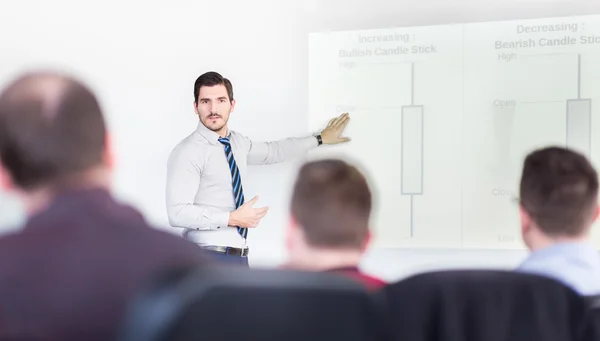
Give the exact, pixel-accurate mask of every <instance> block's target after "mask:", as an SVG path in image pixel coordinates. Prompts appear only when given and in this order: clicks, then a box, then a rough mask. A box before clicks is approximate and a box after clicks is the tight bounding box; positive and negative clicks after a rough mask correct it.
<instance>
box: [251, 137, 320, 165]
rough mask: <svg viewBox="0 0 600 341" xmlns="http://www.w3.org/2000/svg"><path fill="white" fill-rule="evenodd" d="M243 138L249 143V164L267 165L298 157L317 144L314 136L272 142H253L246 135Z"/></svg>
mask: <svg viewBox="0 0 600 341" xmlns="http://www.w3.org/2000/svg"><path fill="white" fill-rule="evenodd" d="M245 139H246V142H247V143H248V144H249V145H250V149H249V151H248V164H249V165H268V164H273V163H278V162H283V161H287V160H289V159H292V158H295V157H299V156H301V155H303V154H305V153H306V152H308V151H309V150H311V149H313V148H316V147H317V146H318V145H319V143H318V141H317V138H316V137H314V136H307V137H300V138H296V137H291V138H287V139H283V140H280V141H272V142H253V141H251V140H250V139H248V138H247V137H246V138H245Z"/></svg>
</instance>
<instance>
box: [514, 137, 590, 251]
mask: <svg viewBox="0 0 600 341" xmlns="http://www.w3.org/2000/svg"><path fill="white" fill-rule="evenodd" d="M519 196H520V198H519V200H520V213H521V227H522V233H523V239H524V242H525V244H527V246H528V247H529V248H530V249H531V250H537V249H541V248H544V247H546V246H550V245H552V244H555V243H559V242H565V241H581V240H585V239H587V237H588V235H589V232H590V229H591V226H592V224H593V223H594V221H595V220H596V218H597V216H598V212H599V211H598V202H597V200H598V175H597V173H596V170H595V169H594V167H593V166H592V165H591V163H590V162H589V161H588V160H587V158H586V157H585V156H583V155H582V154H580V153H578V152H575V151H573V150H569V149H565V148H560V147H548V148H543V149H539V150H536V151H534V152H532V153H530V154H529V155H528V156H527V157H526V158H525V162H524V165H523V172H522V176H521V184H520V194H519Z"/></svg>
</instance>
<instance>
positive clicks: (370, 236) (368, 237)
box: [361, 229, 373, 252]
mask: <svg viewBox="0 0 600 341" xmlns="http://www.w3.org/2000/svg"><path fill="white" fill-rule="evenodd" d="M372 240H373V233H371V229H369V230H368V231H367V235H366V236H365V242H364V243H363V245H362V250H361V251H362V252H365V251H367V249H368V248H369V246H370V245H371V241H372Z"/></svg>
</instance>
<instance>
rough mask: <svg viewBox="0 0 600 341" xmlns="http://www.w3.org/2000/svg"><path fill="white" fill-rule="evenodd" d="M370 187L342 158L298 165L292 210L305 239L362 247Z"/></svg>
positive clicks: (319, 244)
mask: <svg viewBox="0 0 600 341" xmlns="http://www.w3.org/2000/svg"><path fill="white" fill-rule="evenodd" d="M371 206H372V198H371V190H370V188H369V185H368V183H367V180H366V178H365V176H364V175H363V174H362V173H361V172H360V171H359V170H358V169H357V168H356V167H354V166H351V165H349V164H348V163H346V162H344V161H342V160H335V159H324V160H319V161H313V162H309V163H307V164H305V165H304V166H303V167H301V169H300V171H299V173H298V177H297V180H296V183H295V186H294V189H293V195H292V200H291V213H292V216H293V217H294V218H295V219H296V221H297V222H298V225H299V226H300V227H301V228H302V229H303V231H304V234H305V236H306V239H307V242H308V243H309V244H310V245H312V246H314V247H323V248H338V249H341V248H345V249H348V248H351V249H356V248H361V247H362V246H364V242H365V240H366V238H367V236H368V233H369V222H370V221H369V220H370V215H371Z"/></svg>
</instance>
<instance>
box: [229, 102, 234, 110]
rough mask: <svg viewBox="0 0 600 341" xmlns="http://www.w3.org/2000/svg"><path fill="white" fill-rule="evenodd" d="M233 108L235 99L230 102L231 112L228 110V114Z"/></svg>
mask: <svg viewBox="0 0 600 341" xmlns="http://www.w3.org/2000/svg"><path fill="white" fill-rule="evenodd" d="M234 108H235V99H234V100H232V101H231V110H229V112H233V109H234Z"/></svg>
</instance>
